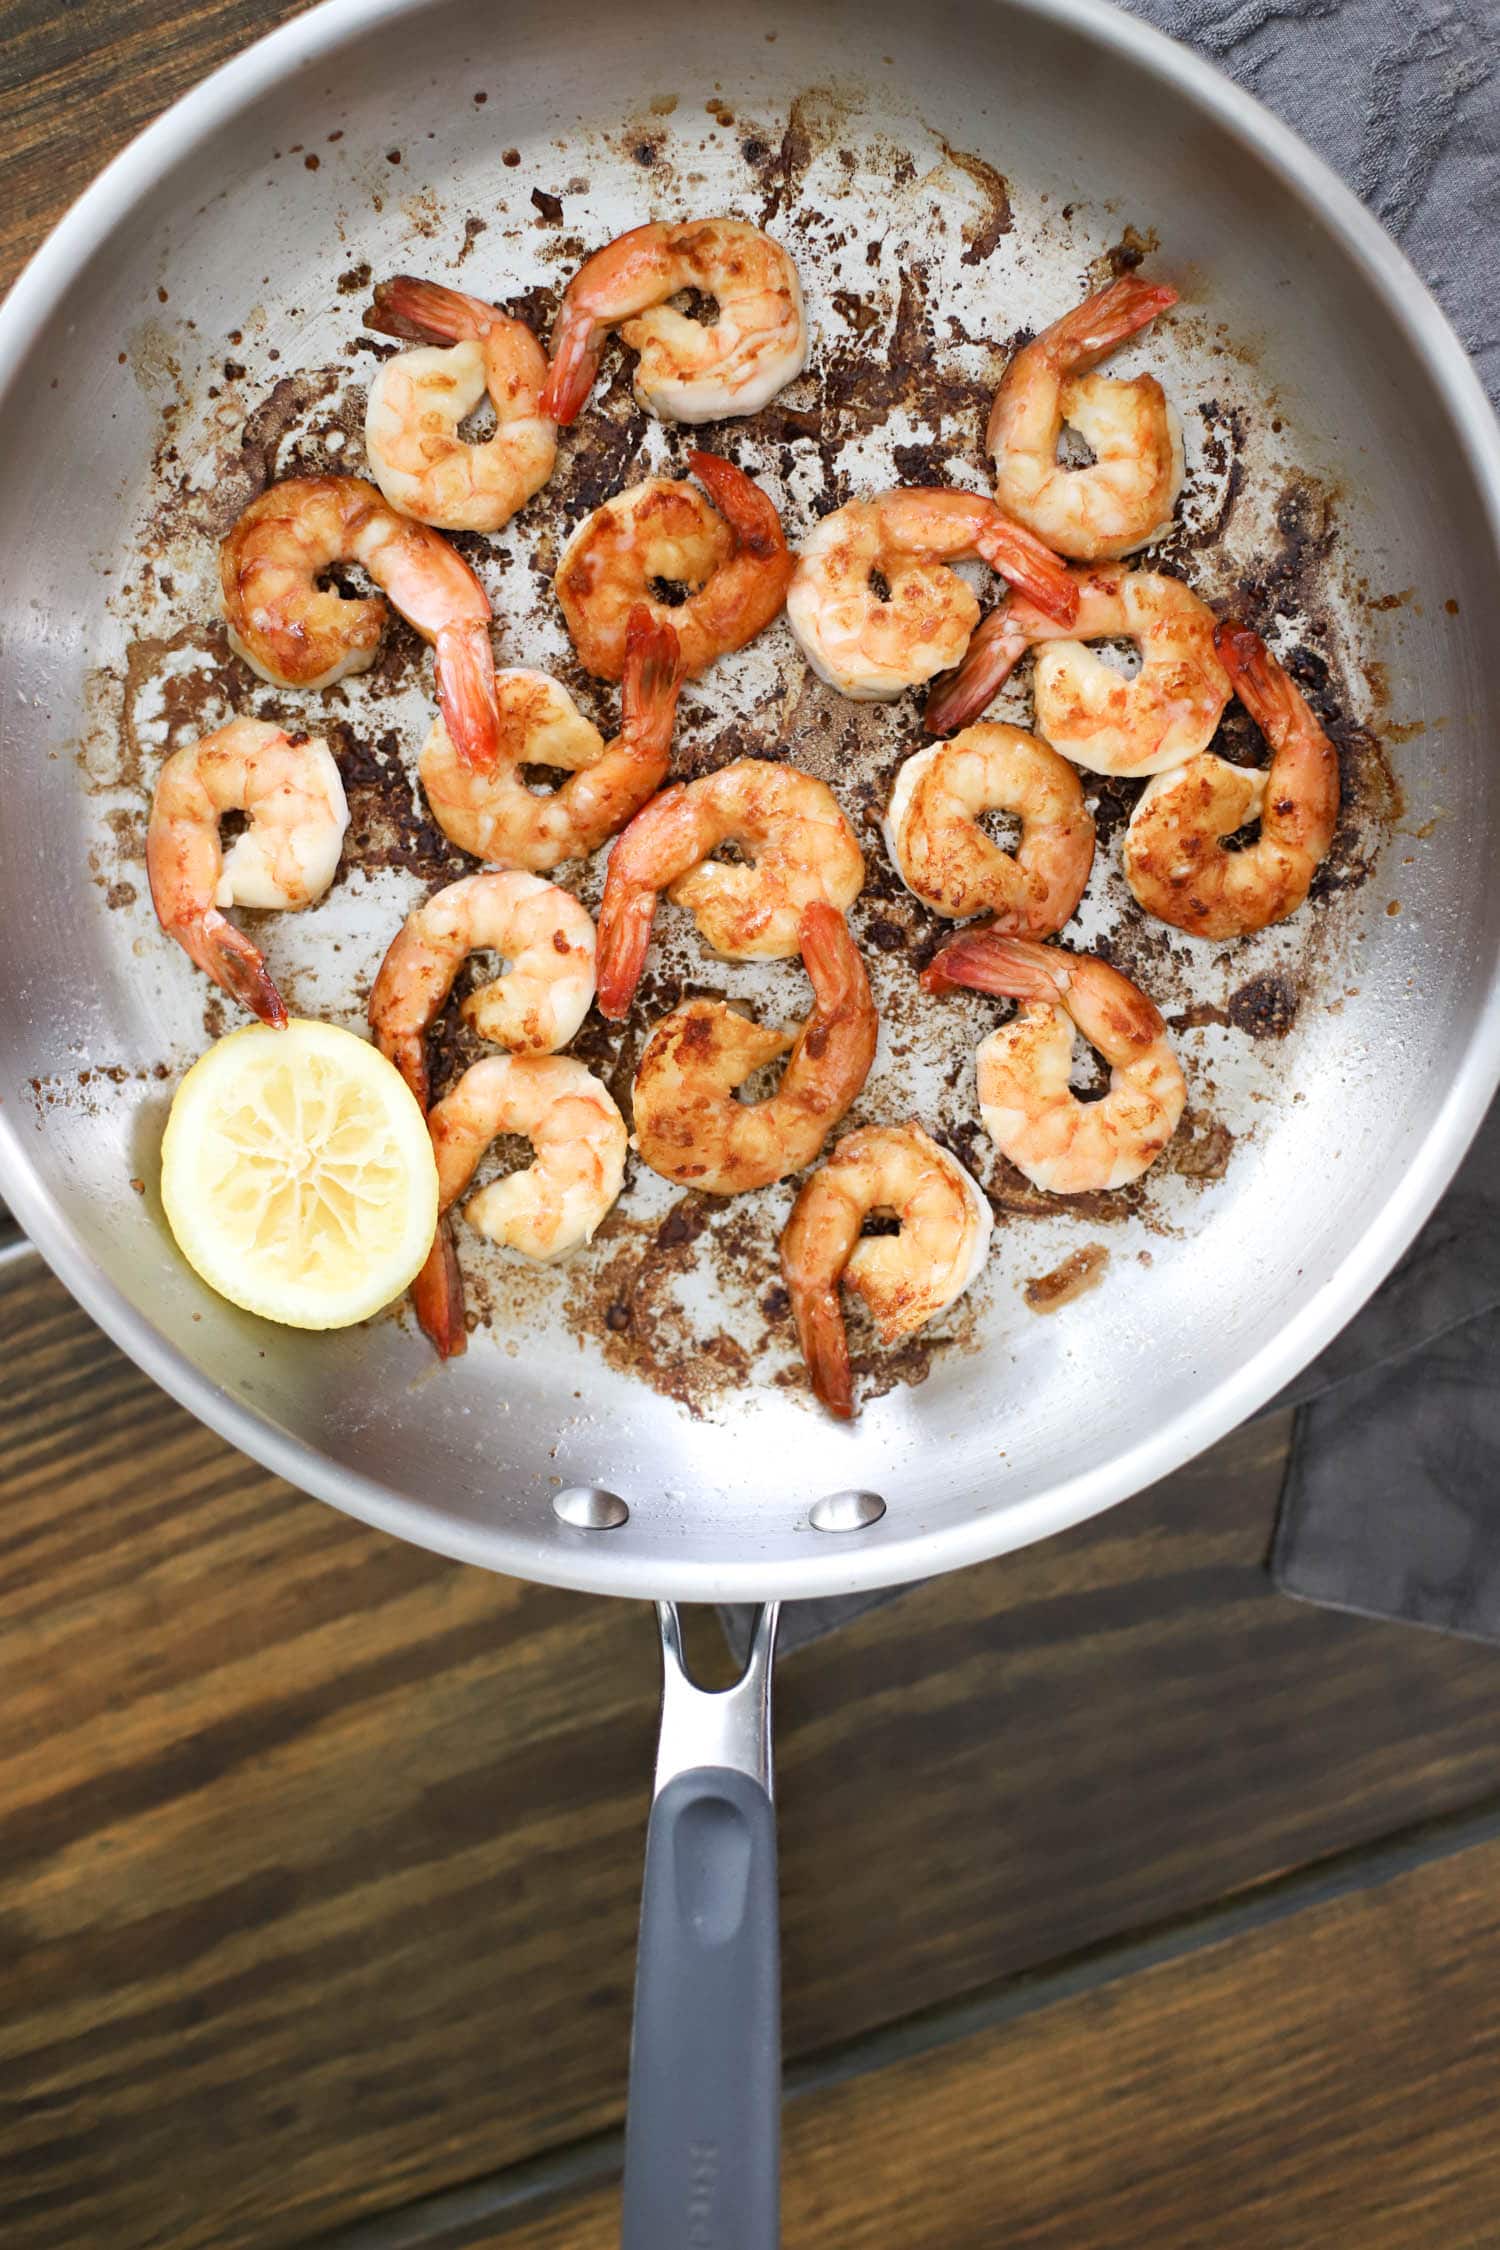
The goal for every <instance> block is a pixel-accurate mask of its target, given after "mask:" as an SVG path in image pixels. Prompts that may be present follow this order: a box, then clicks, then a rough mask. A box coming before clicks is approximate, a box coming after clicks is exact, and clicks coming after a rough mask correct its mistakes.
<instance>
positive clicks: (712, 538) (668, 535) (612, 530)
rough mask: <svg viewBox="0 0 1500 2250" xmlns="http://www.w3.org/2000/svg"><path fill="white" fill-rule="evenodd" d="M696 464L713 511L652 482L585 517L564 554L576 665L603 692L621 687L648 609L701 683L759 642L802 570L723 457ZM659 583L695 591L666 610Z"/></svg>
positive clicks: (687, 488) (774, 521) (767, 505)
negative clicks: (632, 638)
mask: <svg viewBox="0 0 1500 2250" xmlns="http://www.w3.org/2000/svg"><path fill="white" fill-rule="evenodd" d="M688 463H689V466H690V467H691V469H692V472H693V474H694V476H695V477H696V478H697V479H698V482H699V483H700V484H701V485H703V486H704V488H705V489H706V491H707V492H708V494H709V497H710V499H711V500H712V501H713V502H714V506H712V507H710V505H709V502H708V500H705V499H704V497H703V494H702V493H701V492H696V491H694V489H693V487H692V486H691V485H690V484H684V483H680V482H678V481H677V480H675V479H673V478H670V477H650V478H648V479H647V481H646V482H645V483H644V484H635V485H632V486H631V487H630V489H629V490H628V491H626V492H617V493H616V494H615V497H614V498H613V499H612V500H606V501H605V503H604V505H603V507H602V508H596V509H595V510H594V512H593V514H592V515H591V516H585V518H584V520H583V522H582V523H581V524H580V525H579V526H578V529H577V530H576V531H575V532H574V533H573V535H572V537H571V538H570V539H569V541H568V543H567V546H566V547H565V548H564V549H563V552H562V559H561V561H560V562H559V563H558V566H557V575H556V577H555V578H554V579H553V582H552V583H553V590H554V592H555V593H556V595H557V598H558V601H559V602H560V603H561V604H562V612H563V616H564V617H565V618H566V619H567V625H568V631H569V632H570V633H571V635H572V636H573V646H574V647H575V648H576V649H577V651H578V658H579V662H580V663H581V664H583V665H584V666H585V667H586V668H587V669H588V670H589V671H590V672H594V673H597V675H598V676H599V678H600V679H602V680H617V679H618V678H619V677H620V674H621V672H622V670H623V668H624V664H625V630H626V624H627V621H628V619H629V617H630V614H631V611H632V610H634V609H635V608H637V607H638V606H639V605H640V604H641V603H644V604H645V605H646V607H647V608H648V609H649V610H650V612H651V614H652V616H653V617H655V618H657V619H658V620H659V621H660V622H661V623H663V624H669V625H671V626H672V627H673V628H674V629H675V631H676V634H677V637H678V640H679V641H680V643H681V646H682V666H683V673H684V676H685V677H686V678H688V679H690V680H692V679H696V678H697V677H698V674H699V673H700V672H706V671H707V669H708V667H709V665H710V664H712V663H713V661H714V659H715V658H716V657H719V656H725V655H727V654H728V653H729V652H730V651H731V650H732V649H737V648H743V647H744V645H745V643H746V642H747V641H752V640H754V638H755V636H756V634H757V633H759V632H760V631H762V630H763V628H764V627H765V626H767V625H769V624H770V622H771V620H772V618H773V617H775V616H776V615H777V614H778V613H779V611H780V609H781V606H782V603H783V602H784V601H785V600H786V590H787V585H788V583H789V581H790V579H791V575H792V569H793V558H792V556H791V553H790V552H789V550H788V548H787V543H786V537H785V534H784V533H783V531H782V528H781V518H780V516H779V515H778V514H777V513H776V508H775V504H774V503H773V502H772V500H771V499H770V498H769V496H768V495H767V494H766V493H764V492H762V491H761V489H760V486H759V485H758V484H752V483H751V481H750V479H749V477H747V476H746V475H745V473H744V471H743V470H742V469H737V468H736V467H735V465H734V463H733V462H732V461H723V460H721V459H720V458H719V456H718V455H717V454H716V453H690V454H689V455H688ZM658 581H663V582H665V583H666V584H668V585H677V586H686V587H687V588H688V593H687V597H686V599H685V600H684V601H682V602H681V603H680V604H679V605H678V606H677V607H676V608H673V607H671V606H670V605H669V604H668V603H666V602H663V601H660V600H658V599H657V597H656V595H655V594H654V593H653V591H652V589H653V586H654V585H655V584H656V583H657V582H658Z"/></svg>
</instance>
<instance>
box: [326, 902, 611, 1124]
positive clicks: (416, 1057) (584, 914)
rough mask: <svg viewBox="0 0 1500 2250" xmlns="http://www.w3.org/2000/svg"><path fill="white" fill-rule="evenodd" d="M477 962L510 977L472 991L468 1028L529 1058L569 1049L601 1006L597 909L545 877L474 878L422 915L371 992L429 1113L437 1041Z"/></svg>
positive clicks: (406, 925)
mask: <svg viewBox="0 0 1500 2250" xmlns="http://www.w3.org/2000/svg"><path fill="white" fill-rule="evenodd" d="M471 953H498V954H499V955H500V958H501V960H502V962H503V963H504V972H503V974H502V975H501V976H499V977H497V978H496V979H495V980H494V981H493V982H492V983H490V984H484V985H481V986H480V987H479V989H478V990H477V991H475V992H471V993H470V994H469V996H468V998H467V999H466V1000H465V1001H464V1003H463V1010H462V1013H463V1016H464V1020H465V1021H466V1022H467V1023H469V1024H470V1025H472V1027H473V1028H474V1030H475V1031H477V1032H478V1034H479V1036H480V1038H481V1039H492V1040H493V1041H494V1042H495V1045H496V1046H497V1047H509V1048H510V1050H511V1051H512V1053H514V1054H521V1055H550V1054H552V1053H553V1052H554V1051H555V1050H556V1049H557V1048H559V1047H566V1045H567V1044H568V1041H569V1040H570V1039H571V1038H572V1036H573V1034H574V1032H575V1031H576V1030H577V1029H578V1026H579V1025H580V1024H581V1023H582V1021H583V1019H584V1017H585V1016H586V1015H587V1014H588V1012H589V1003H590V1002H591V1001H592V999H593V997H594V925H593V923H592V921H591V920H590V919H589V913H588V909H587V907H585V906H582V905H580V904H579V902H578V900H577V899H576V898H574V897H573V896H572V895H571V894H570V893H569V892H567V891H563V890H559V889H558V887H557V885H556V884H555V883H544V882H543V881H542V879H541V877H540V876H538V875H519V874H508V875H466V876H464V877H463V879H462V880H461V881H460V882H457V883H449V884H448V885H447V886H446V888H444V889H443V890H440V891H436V892H434V893H433V895H432V897H431V898H429V899H424V900H423V902H422V904H421V905H420V906H418V907H415V908H414V909H413V910H412V912H411V913H410V914H408V915H407V917H406V920H405V921H404V922H403V923H402V925H401V927H400V929H399V930H398V931H397V932H396V935H395V936H394V937H393V938H392V940H391V942H390V945H389V947H388V948H387V950H386V956H385V959H384V960H383V961H382V962H381V964H380V973H379V975H378V976H377V977H376V979H375V984H374V987H373V989H372V991H371V993H370V1029H371V1031H372V1032H373V1033H374V1034H375V1040H376V1044H377V1045H378V1046H379V1048H380V1051H381V1053H382V1054H383V1055H385V1056H387V1057H388V1058H389V1060H390V1061H391V1062H393V1063H394V1064H395V1065H396V1068H397V1069H398V1070H399V1071H400V1073H401V1075H402V1077H403V1078H404V1079H405V1080H406V1083H407V1085H408V1086H410V1088H411V1090H412V1092H413V1093H414V1094H415V1095H416V1097H417V1100H418V1101H419V1102H420V1103H421V1104H422V1107H423V1108H424V1109H425V1108H426V1107H427V1033H428V1032H429V1030H430V1029H431V1028H432V1026H433V1024H434V1023H435V1022H436V1021H437V1018H438V1015H439V1013H440V1011H441V1009H442V1007H443V1004H444V1002H445V1001H446V1000H447V998H448V995H449V993H450V992H451V991H452V990H453V980H454V978H455V977H456V976H457V975H458V972H459V970H460V969H461V968H462V967H463V964H464V962H465V961H466V960H467V959H468V957H469V955H470V954H471Z"/></svg>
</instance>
